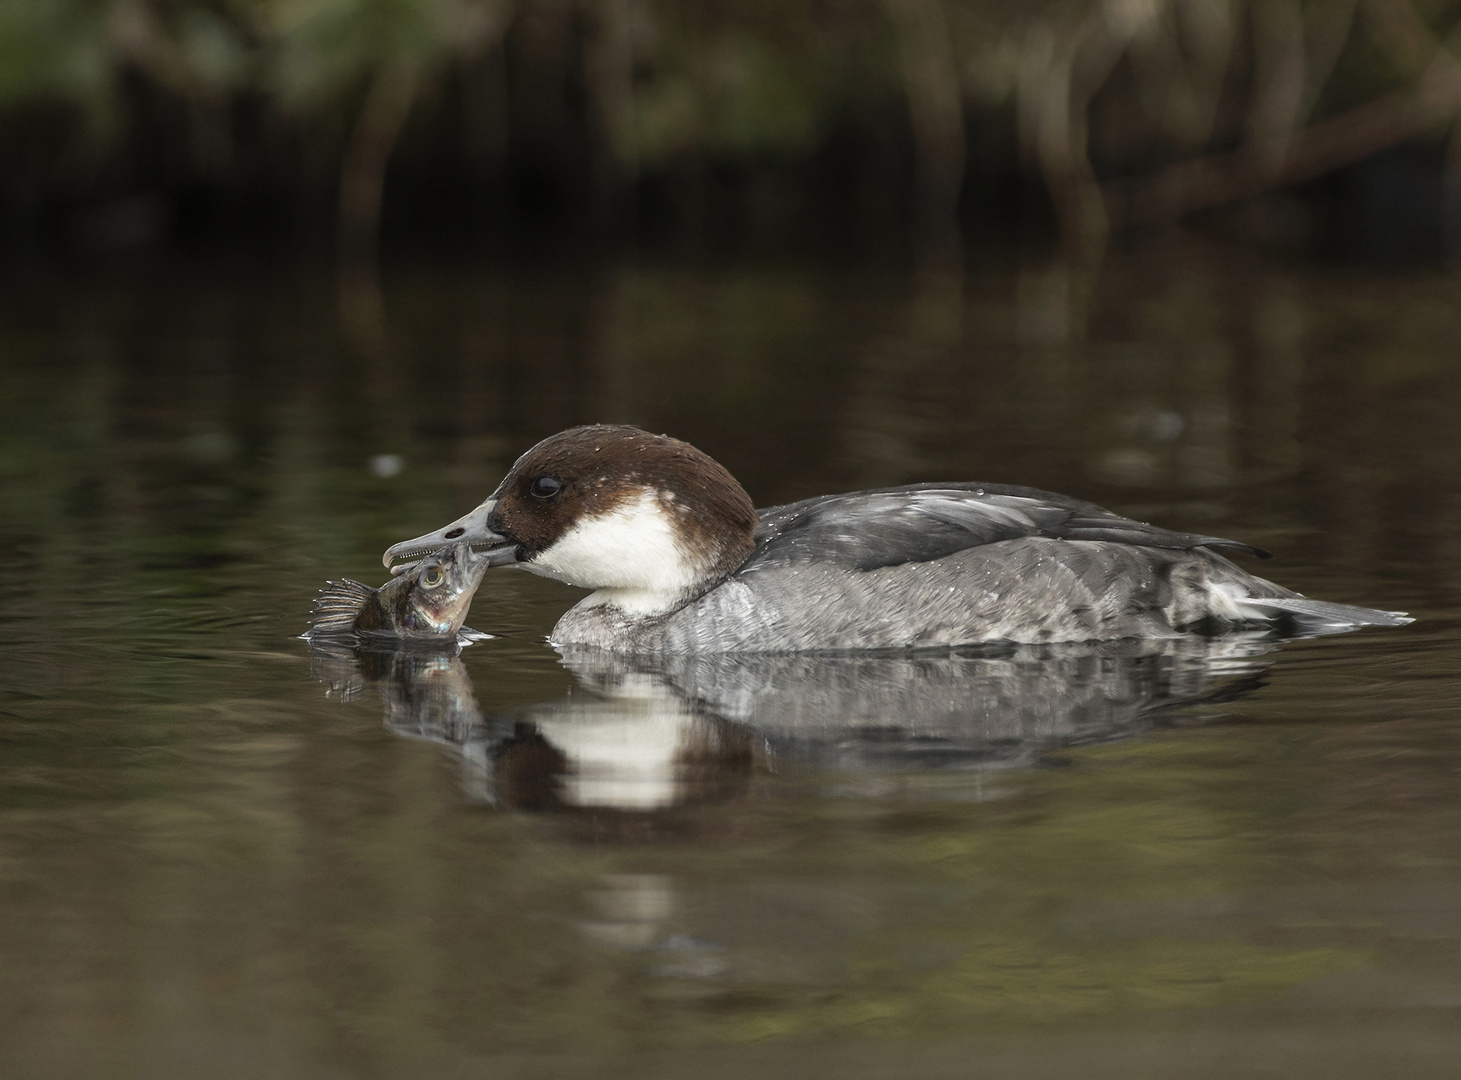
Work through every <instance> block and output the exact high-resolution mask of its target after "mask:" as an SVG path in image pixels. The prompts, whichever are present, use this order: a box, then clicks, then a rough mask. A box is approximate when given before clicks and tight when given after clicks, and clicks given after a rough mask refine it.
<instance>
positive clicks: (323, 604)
mask: <svg viewBox="0 0 1461 1080" xmlns="http://www.w3.org/2000/svg"><path fill="white" fill-rule="evenodd" d="M374 595H375V590H374V589H372V588H371V587H370V586H369V585H362V584H360V582H358V581H351V580H350V579H349V578H345V579H344V580H343V581H327V582H325V587H324V588H323V589H321V590H320V595H319V596H317V597H315V606H314V610H313V611H312V612H310V617H309V630H308V631H306V633H307V634H308V635H309V636H315V635H328V634H348V633H350V631H352V630H353V629H354V628H355V618H356V616H358V615H359V614H360V612H361V609H363V608H364V607H365V605H366V603H368V602H369V600H370V598H371V597H372V596H374Z"/></svg>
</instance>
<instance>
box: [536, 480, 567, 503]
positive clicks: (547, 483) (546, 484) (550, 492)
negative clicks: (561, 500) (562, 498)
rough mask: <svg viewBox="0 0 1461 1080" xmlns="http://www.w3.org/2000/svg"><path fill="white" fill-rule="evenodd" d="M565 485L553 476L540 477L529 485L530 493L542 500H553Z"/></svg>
mask: <svg viewBox="0 0 1461 1080" xmlns="http://www.w3.org/2000/svg"><path fill="white" fill-rule="evenodd" d="M562 486H563V485H562V484H560V483H559V482H558V481H557V480H554V479H553V478H552V477H551V476H540V477H538V478H537V479H536V480H534V481H533V482H532V483H531V484H529V485H528V491H530V492H532V493H533V494H534V495H535V496H537V497H538V498H540V499H551V498H552V497H553V496H554V495H557V494H558V489H559V488H561V487H562Z"/></svg>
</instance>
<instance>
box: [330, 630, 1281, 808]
mask: <svg viewBox="0 0 1461 1080" xmlns="http://www.w3.org/2000/svg"><path fill="white" fill-rule="evenodd" d="M1275 645H1276V640H1275V639H1274V638H1273V637H1271V636H1268V635H1262V634H1253V635H1246V636H1245V635H1230V636H1228V637H1224V638H1202V637H1190V638H1182V639H1176V640H1166V641H1119V642H1095V643H1083V644H1053V645H1020V646H1009V647H1006V648H1004V649H1003V650H1000V651H997V652H991V651H988V650H984V651H980V652H978V653H974V654H969V655H961V654H950V653H940V654H920V653H906V652H905V653H896V654H881V655H876V654H875V655H869V654H842V655H820V656H819V655H807V654H801V655H780V656H778V655H759V654H714V655H691V656H661V657H626V656H619V655H615V654H612V653H607V652H604V651H602V650H592V649H590V650H564V651H562V652H561V661H562V663H563V664H564V665H565V666H566V667H567V668H568V669H569V670H570V671H572V672H573V674H574V676H575V678H576V679H577V681H578V683H579V690H577V691H576V692H574V693H573V694H571V695H569V696H566V697H564V698H563V699H561V700H558V701H552V702H544V703H541V704H538V705H531V706H527V707H524V708H522V709H519V710H514V711H511V712H502V713H486V714H484V712H483V711H482V709H481V708H480V706H479V705H478V702H477V698H476V695H475V693H474V691H473V687H472V682H471V679H470V677H469V675H468V673H467V670H466V668H465V667H464V665H463V664H462V661H461V658H460V656H459V655H458V654H459V651H460V646H454V647H452V648H448V649H444V650H441V651H437V652H433V653H425V652H421V651H419V650H418V651H410V650H400V649H398V650H396V651H374V650H372V649H371V648H369V647H366V646H361V645H353V646H351V645H343V644H339V643H329V642H313V643H312V646H311V647H312V648H313V650H314V655H315V667H314V670H315V674H316V676H317V677H318V678H319V679H320V680H321V681H323V682H325V683H327V684H328V685H329V687H330V693H331V694H335V695H338V696H341V697H343V698H346V699H349V698H353V697H358V696H359V695H360V694H362V693H364V692H365V691H366V690H367V689H368V688H370V687H374V688H375V689H376V690H377V691H378V692H379V693H380V695H381V699H382V701H383V702H384V703H385V721H386V725H387V727H389V728H390V729H391V730H392V731H394V732H396V733H397V734H399V735H402V736H405V737H408V738H418V739H429V740H431V741H434V742H437V743H441V744H442V745H444V746H447V747H450V748H451V749H452V750H453V751H454V752H455V753H456V754H457V755H459V756H460V758H461V761H462V763H463V769H464V776H465V781H466V787H467V791H468V794H469V796H471V797H472V798H474V799H476V800H479V801H484V802H488V803H491V804H494V805H498V806H502V807H506V808H512V809H518V810H525V811H532V812H543V813H563V814H570V815H583V814H591V815H593V816H594V818H595V822H596V828H600V827H604V826H605V825H606V823H608V822H610V821H611V819H617V820H618V823H619V825H620V826H622V827H624V828H625V829H627V830H629V831H633V829H634V828H636V827H641V826H644V827H647V826H650V825H652V823H653V821H654V820H656V819H657V820H658V821H659V823H660V824H670V819H671V818H672V817H674V816H676V812H677V811H681V810H685V809H687V808H690V807H694V806H703V805H706V804H709V803H720V802H725V801H729V800H733V799H736V798H738V797H740V796H742V795H744V794H745V793H747V792H749V791H750V790H751V786H752V782H753V779H754V777H755V776H756V774H757V773H758V772H764V771H769V770H771V769H773V768H775V766H776V764H777V763H778V762H791V763H795V764H797V765H798V766H800V767H802V768H804V769H807V770H812V771H825V772H829V773H834V772H835V773H843V774H846V773H849V772H850V773H854V774H857V773H861V774H864V775H868V776H871V775H872V774H879V775H881V776H884V777H886V776H887V775H889V774H897V773H900V772H905V773H906V772H910V771H915V770H929V769H948V770H958V769H965V770H969V769H990V768H1010V767H1022V766H1023V767H1028V766H1034V765H1038V764H1040V763H1041V762H1042V761H1043V760H1046V759H1048V757H1049V755H1050V754H1051V753H1052V752H1054V751H1058V750H1060V749H1063V748H1066V747H1071V746H1080V745H1089V744H1095V743H1103V742H1110V741H1114V740H1118V739H1125V738H1131V737H1134V736H1138V735H1141V734H1143V733H1145V732H1147V731H1150V730H1152V729H1154V728H1157V727H1164V726H1173V725H1180V724H1182V723H1184V722H1195V719H1194V718H1195V715H1196V714H1194V713H1193V712H1192V711H1191V710H1190V708H1188V707H1190V706H1193V705H1198V704H1204V703H1214V702H1220V701H1228V700H1233V699H1235V698H1236V697H1238V696H1241V695H1242V694H1244V693H1247V692H1249V691H1251V690H1253V689H1254V688H1256V687H1258V686H1260V685H1261V684H1262V681H1263V673H1264V671H1265V670H1266V667H1267V663H1266V661H1265V660H1264V659H1263V657H1264V655H1265V654H1266V653H1268V652H1270V651H1271V650H1272V649H1273V648H1274V647H1275ZM636 823H637V824H636Z"/></svg>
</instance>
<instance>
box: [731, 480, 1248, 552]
mask: <svg viewBox="0 0 1461 1080" xmlns="http://www.w3.org/2000/svg"><path fill="white" fill-rule="evenodd" d="M759 513H760V516H761V524H760V526H759V527H758V528H757V530H756V551H755V553H754V554H752V556H751V558H750V559H749V560H748V561H747V562H746V564H745V567H744V570H747V571H749V570H756V569H769V568H772V567H781V566H794V565H796V564H797V563H799V562H809V561H811V560H817V561H819V562H822V563H824V564H825V563H833V564H839V565H843V566H846V567H848V568H850V569H857V570H874V569H877V568H878V567H882V566H896V565H899V564H901V563H909V562H928V561H930V560H932V559H940V558H943V557H944V556H946V555H952V554H954V553H955V552H959V551H964V550H966V549H968V548H972V547H978V546H980V545H982V544H993V543H997V542H999V541H1002V540H1017V539H1021V538H1024V537H1045V538H1048V539H1054V540H1097V541H1105V542H1108V543H1119V544H1134V545H1137V546H1142V547H1156V548H1169V549H1190V548H1197V547H1205V548H1212V549H1214V550H1218V551H1231V552H1239V553H1243V554H1248V555H1255V556H1257V557H1259V558H1268V553H1267V552H1266V551H1263V550H1262V549H1260V548H1255V547H1252V546H1250V545H1248V544H1243V543H1239V542H1238V541H1236V540H1224V539H1222V538H1221V537H1217V536H1201V535H1198V534H1196V533H1180V532H1173V531H1172V530H1170V529H1161V528H1157V527H1156V526H1153V525H1147V524H1145V523H1143V522H1140V521H1133V520H1131V519H1130V518H1124V517H1121V516H1120V515H1118V514H1113V513H1111V512H1110V511H1108V510H1104V509H1102V508H1101V507H1099V506H1097V505H1096V504H1094V503H1088V502H1084V501H1082V500H1080V499H1072V498H1070V497H1068V496H1065V495H1056V494H1054V493H1052V492H1047V491H1039V490H1037V489H1035V488H1022V487H1011V486H1007V485H996V484H984V485H978V484H949V485H939V486H937V487H926V486H916V487H910V488H891V489H885V490H880V491H859V492H852V493H850V494H847V495H828V496H824V497H822V498H818V499H808V500H806V501H804V502H799V503H790V504H788V505H786V506H776V507H771V508H769V509H766V510H762V511H759Z"/></svg>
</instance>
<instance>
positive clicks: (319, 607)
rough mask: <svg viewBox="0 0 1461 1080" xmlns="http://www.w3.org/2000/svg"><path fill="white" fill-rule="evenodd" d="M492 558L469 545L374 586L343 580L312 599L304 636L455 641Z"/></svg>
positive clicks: (433, 556) (439, 553) (455, 547)
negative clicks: (313, 601)
mask: <svg viewBox="0 0 1461 1080" xmlns="http://www.w3.org/2000/svg"><path fill="white" fill-rule="evenodd" d="M489 565H490V560H489V559H488V558H487V557H486V556H485V555H480V554H477V553H476V552H474V551H472V546H471V545H470V544H467V543H460V544H452V545H448V546H447V547H443V548H441V549H440V550H438V551H436V552H434V553H433V554H431V555H430V556H428V557H427V558H425V559H423V560H422V561H421V563H420V565H418V566H413V567H412V568H411V569H410V570H409V571H408V572H406V573H403V574H401V575H400V576H399V577H396V578H395V579H393V580H391V581H388V582H387V583H386V584H384V585H382V586H381V587H380V588H378V589H372V588H371V587H370V586H369V585H363V584H361V583H360V582H358V581H351V580H350V579H349V578H345V579H343V580H341V581H328V582H326V583H325V587H324V588H323V589H321V590H320V594H319V596H317V597H316V598H315V603H314V610H313V611H312V612H311V613H310V623H309V629H308V630H306V631H305V633H304V636H305V637H306V638H311V639H314V638H339V637H356V638H360V637H366V638H411V639H418V640H432V639H437V640H440V639H454V638H456V636H457V634H458V633H459V632H460V630H461V629H462V623H463V621H464V620H465V619H466V617H467V609H468V608H469V607H470V606H471V604H472V597H473V596H474V595H475V594H476V592H477V586H479V585H481V584H482V577H483V575H485V574H486V573H487V567H488V566H489Z"/></svg>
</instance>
